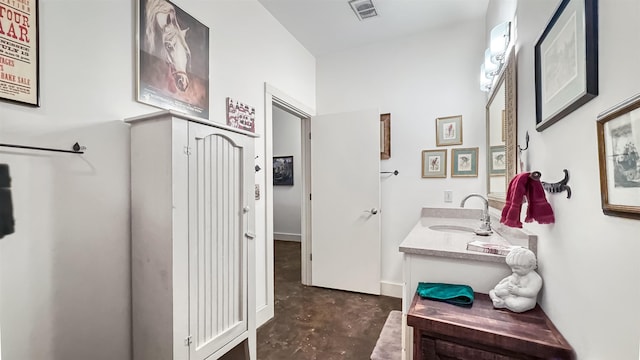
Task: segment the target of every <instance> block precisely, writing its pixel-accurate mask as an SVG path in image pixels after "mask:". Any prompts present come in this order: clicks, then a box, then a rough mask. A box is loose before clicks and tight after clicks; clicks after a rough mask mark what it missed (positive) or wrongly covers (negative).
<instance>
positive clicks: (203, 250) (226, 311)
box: [189, 123, 255, 360]
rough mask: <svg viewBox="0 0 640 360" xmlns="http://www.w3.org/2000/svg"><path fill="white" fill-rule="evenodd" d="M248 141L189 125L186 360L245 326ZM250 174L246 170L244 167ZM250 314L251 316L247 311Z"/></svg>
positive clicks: (211, 349)
mask: <svg viewBox="0 0 640 360" xmlns="http://www.w3.org/2000/svg"><path fill="white" fill-rule="evenodd" d="M249 141H253V140H252V139H249V138H248V137H243V136H235V135H234V134H232V133H229V132H227V131H224V130H219V129H216V128H213V127H210V126H205V125H200V124H194V123H190V124H189V150H190V152H191V153H190V155H189V331H190V334H191V340H192V345H191V347H190V357H189V358H190V359H191V360H202V359H205V358H207V357H209V356H210V355H211V354H213V353H215V352H216V351H218V350H220V349H221V348H222V347H224V346H225V345H226V344H228V343H230V342H231V341H233V340H234V339H235V338H237V337H238V336H240V335H242V334H243V333H244V332H245V331H247V329H248V324H247V301H248V299H247V290H246V289H247V281H248V280H247V275H248V270H247V269H248V267H247V265H248V260H249V257H248V250H247V247H248V246H247V239H246V238H245V234H244V233H245V231H247V230H248V224H247V220H246V217H247V216H246V211H243V208H245V206H247V204H248V201H249V199H248V198H245V194H247V188H248V187H249V183H248V182H247V181H248V180H247V178H248V179H250V180H251V181H253V177H252V176H250V177H246V176H244V175H245V174H246V171H247V167H246V164H247V163H251V162H252V160H253V155H252V153H250V152H249V151H250V150H249ZM249 169H251V167H249ZM252 311H255V310H254V309H252Z"/></svg>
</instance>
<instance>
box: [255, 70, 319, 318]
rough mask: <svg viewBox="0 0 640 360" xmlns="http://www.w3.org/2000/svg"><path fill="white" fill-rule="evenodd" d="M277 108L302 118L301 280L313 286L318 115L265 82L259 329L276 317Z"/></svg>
mask: <svg viewBox="0 0 640 360" xmlns="http://www.w3.org/2000/svg"><path fill="white" fill-rule="evenodd" d="M274 105H276V106H278V107H280V108H281V109H283V110H285V111H287V112H288V113H290V114H292V115H295V116H297V117H299V118H300V119H301V121H302V124H301V125H302V126H301V127H300V128H301V132H302V134H301V135H302V136H301V139H302V144H301V146H302V159H301V160H302V163H301V166H300V168H301V169H302V204H301V211H302V214H301V219H302V224H301V228H300V232H301V234H300V235H301V239H300V241H301V245H302V249H301V253H300V258H301V259H300V260H301V265H302V270H301V272H302V273H301V280H302V284H303V285H310V284H311V264H310V256H311V201H310V200H309V195H310V193H311V162H310V150H311V142H310V140H309V135H308V134H310V128H311V117H312V116H314V115H315V110H313V109H311V108H309V107H308V106H306V105H304V104H302V103H301V102H299V101H297V100H296V99H294V98H293V97H292V96H289V95H288V94H286V93H284V92H283V91H280V90H278V89H277V88H275V87H274V86H272V85H270V84H269V83H266V82H265V83H264V114H265V116H264V118H265V124H264V161H265V169H264V170H265V186H264V188H265V189H264V198H265V219H264V220H265V242H266V244H265V245H266V246H265V249H266V251H265V256H266V259H265V264H266V267H267V269H266V270H267V271H266V274H265V275H266V292H267V294H266V295H267V296H266V299H267V304H266V306H263V307H262V308H260V309H256V310H257V314H256V327H260V326H261V325H262V324H264V323H265V322H267V321H268V320H269V319H271V318H273V316H274V282H273V278H274V277H273V275H274V274H273V271H274V270H273V268H274V264H273V185H272V184H273V168H272V166H271V163H272V161H273V160H272V159H273V106H274Z"/></svg>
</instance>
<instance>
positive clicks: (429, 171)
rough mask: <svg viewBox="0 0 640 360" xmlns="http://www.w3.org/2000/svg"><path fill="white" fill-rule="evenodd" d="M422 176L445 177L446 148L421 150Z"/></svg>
mask: <svg viewBox="0 0 640 360" xmlns="http://www.w3.org/2000/svg"><path fill="white" fill-rule="evenodd" d="M422 177H423V178H446V177H447V150H446V149H445V150H422Z"/></svg>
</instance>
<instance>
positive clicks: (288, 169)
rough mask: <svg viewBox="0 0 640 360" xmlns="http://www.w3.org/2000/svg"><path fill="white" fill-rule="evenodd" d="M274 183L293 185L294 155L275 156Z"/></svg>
mask: <svg viewBox="0 0 640 360" xmlns="http://www.w3.org/2000/svg"><path fill="white" fill-rule="evenodd" d="M273 185H293V156H274V157H273Z"/></svg>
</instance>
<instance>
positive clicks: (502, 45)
mask: <svg viewBox="0 0 640 360" xmlns="http://www.w3.org/2000/svg"><path fill="white" fill-rule="evenodd" d="M510 39H511V22H510V21H505V22H503V23H502V24H498V25H496V26H495V27H494V28H493V29H491V45H490V49H491V60H492V61H494V62H495V63H497V64H501V63H503V62H504V54H505V52H506V51H507V46H508V45H509V41H510Z"/></svg>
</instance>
